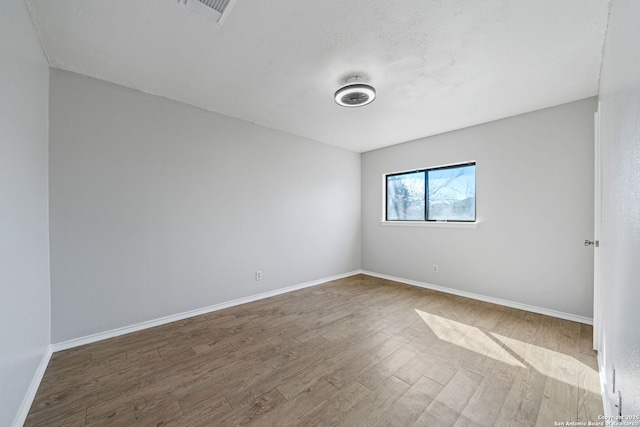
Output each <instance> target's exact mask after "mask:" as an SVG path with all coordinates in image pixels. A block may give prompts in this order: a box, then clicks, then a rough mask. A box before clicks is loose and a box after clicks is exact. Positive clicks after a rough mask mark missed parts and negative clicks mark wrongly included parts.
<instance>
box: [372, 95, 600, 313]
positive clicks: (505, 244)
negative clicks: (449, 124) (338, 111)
mask: <svg viewBox="0 0 640 427" xmlns="http://www.w3.org/2000/svg"><path fill="white" fill-rule="evenodd" d="M595 108H596V101H595V99H593V98H592V99H587V100H582V101H577V102H574V103H570V104H565V105H560V106H557V107H552V108H548V109H545V110H540V111H536V112H532V113H528V114H523V115H520V116H515V117H511V118H507V119H504V120H499V121H496V122H491V123H487V124H483V125H479V126H474V127H471V128H466V129H462V130H458V131H455V132H450V133H446V134H442V135H438V136H433V137H429V138H424V139H420V140H417V141H413V142H409V143H405V144H401V145H397V146H393V147H389V148H385V149H381V150H376V151H371V152H368V153H365V154H364V155H363V156H362V268H363V269H364V270H368V271H372V272H376V273H380V274H385V275H390V276H396V277H401V278H404V279H410V280H414V281H419V282H424V283H429V284H433V285H437V286H444V287H448V288H452V289H455V290H458V291H463V292H471V293H475V294H479V295H482V296H487V297H492V298H500V299H504V300H508V301H513V302H517V303H521V304H528V305H532V306H536V307H542V308H546V309H552V310H556V311H560V312H563V313H567V314H572V315H577V316H583V317H588V318H591V317H592V306H593V297H592V293H593V251H592V249H590V248H585V247H584V246H583V241H584V239H586V238H591V237H592V235H593V113H594V110H595ZM468 160H476V161H477V166H476V185H477V218H478V221H479V222H480V223H479V225H478V227H477V228H476V229H451V228H427V227H400V226H381V225H380V220H381V218H382V191H383V190H382V186H383V181H382V175H383V174H384V173H389V172H396V171H403V170H408V169H414V168H415V169H417V168H424V167H430V166H438V165H445V164H451V163H457V162H464V161H468ZM432 264H438V265H439V268H440V272H439V273H438V274H433V273H432V272H431V266H432Z"/></svg>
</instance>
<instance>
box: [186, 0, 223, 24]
mask: <svg viewBox="0 0 640 427" xmlns="http://www.w3.org/2000/svg"><path fill="white" fill-rule="evenodd" d="M178 3H182V4H183V5H185V6H186V8H187V9H190V10H192V11H193V12H196V13H199V14H200V15H203V16H205V17H207V18H209V19H211V20H212V21H215V22H217V23H218V24H222V22H223V21H224V19H225V18H226V17H227V15H228V14H229V11H230V10H231V6H233V4H234V3H235V0H178Z"/></svg>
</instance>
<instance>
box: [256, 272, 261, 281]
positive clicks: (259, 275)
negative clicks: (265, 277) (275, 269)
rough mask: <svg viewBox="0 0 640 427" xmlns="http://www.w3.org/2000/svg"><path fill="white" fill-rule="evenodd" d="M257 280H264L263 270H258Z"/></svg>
mask: <svg viewBox="0 0 640 427" xmlns="http://www.w3.org/2000/svg"><path fill="white" fill-rule="evenodd" d="M256 280H262V270H258V271H256Z"/></svg>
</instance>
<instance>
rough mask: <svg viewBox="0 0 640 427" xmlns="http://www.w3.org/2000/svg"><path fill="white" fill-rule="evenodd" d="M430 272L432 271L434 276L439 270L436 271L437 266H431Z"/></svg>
mask: <svg viewBox="0 0 640 427" xmlns="http://www.w3.org/2000/svg"><path fill="white" fill-rule="evenodd" d="M431 271H432V272H433V273H434V274H438V272H439V271H440V270H439V269H438V264H433V267H431Z"/></svg>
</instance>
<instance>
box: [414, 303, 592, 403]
mask: <svg viewBox="0 0 640 427" xmlns="http://www.w3.org/2000/svg"><path fill="white" fill-rule="evenodd" d="M415 311H416V313H418V315H419V316H420V317H421V318H422V320H424V322H425V323H426V324H427V325H428V326H429V327H430V328H431V330H432V331H433V333H434V334H435V335H436V336H437V337H438V338H439V339H441V340H443V341H446V342H448V343H451V344H454V345H456V346H460V347H463V348H465V349H467V350H470V351H474V352H476V353H478V354H480V355H482V356H486V357H490V358H492V359H495V360H497V361H499V362H502V363H507V364H509V365H511V366H515V367H518V368H524V369H535V370H536V371H538V372H540V373H542V374H543V375H545V376H547V377H550V378H553V379H556V380H558V381H562V382H564V383H567V384H572V385H576V382H577V377H578V371H581V370H582V371H583V374H584V373H585V372H586V373H588V376H589V377H593V378H592V380H591V381H585V382H584V383H583V384H582V387H586V389H587V390H588V391H590V392H593V393H596V394H599V392H600V390H599V387H600V386H599V382H598V380H597V378H598V372H597V371H596V370H595V369H593V368H591V367H589V366H587V365H585V364H584V363H582V362H581V361H579V360H577V359H576V358H574V357H572V356H569V355H566V354H563V353H560V352H557V351H554V350H550V349H547V348H544V347H540V346H537V345H534V344H531V343H527V342H524V341H520V340H518V339H515V338H511V337H506V336H503V335H500V334H497V333H494V332H490V331H487V332H485V331H482V330H480V329H479V328H477V327H475V326H471V325H467V324H465V323H461V322H457V321H455V320H451V319H447V318H445V317H442V316H437V315H434V314H431V313H427V312H424V311H421V310H415ZM590 371H592V372H590Z"/></svg>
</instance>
